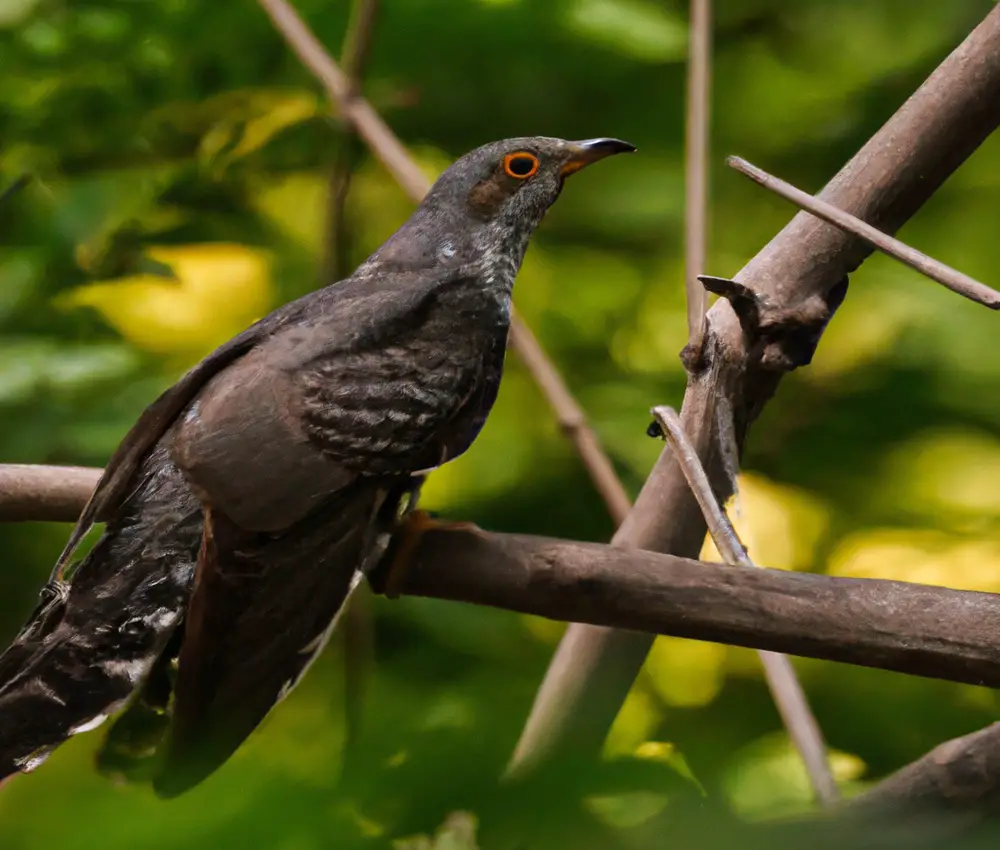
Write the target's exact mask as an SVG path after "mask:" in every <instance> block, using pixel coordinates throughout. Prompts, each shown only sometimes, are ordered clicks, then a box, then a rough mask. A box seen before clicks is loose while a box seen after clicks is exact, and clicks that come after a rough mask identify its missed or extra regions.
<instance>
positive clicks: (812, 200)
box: [726, 156, 1000, 310]
mask: <svg viewBox="0 0 1000 850" xmlns="http://www.w3.org/2000/svg"><path fill="white" fill-rule="evenodd" d="M726 163H727V164H728V165H729V166H730V168H734V169H735V170H736V171H738V172H740V174H744V175H746V176H747V177H749V178H750V179H751V180H753V181H754V182H755V183H759V184H760V185H761V186H763V187H764V188H765V189H768V190H770V191H772V192H774V193H775V194H776V195H780V196H781V197H782V198H784V199H785V200H786V201H791V202H792V203H793V204H795V205H796V206H797V207H800V208H802V209H804V210H806V212H809V213H812V214H813V215H814V216H816V218H820V219H822V220H823V221H825V222H827V223H828V224H832V225H834V226H835V227H839V228H840V229H841V230H845V231H847V232H848V233H851V234H853V235H854V236H857V237H859V238H860V239H864V240H865V242H867V243H868V244H870V245H871V246H872V247H874V248H878V250H879V251H881V252H882V253H884V254H888V255H889V256H890V257H894V258H895V259H897V260H899V261H900V262H901V263H903V264H905V265H907V266H909V267H910V268H911V269H914V270H915V271H918V272H920V273H921V274H922V275H925V276H926V277H929V278H930V279H931V280H934V281H937V282H938V283H940V284H941V285H942V286H944V287H946V288H948V289H950V290H951V291H952V292H957V293H958V294H959V295H964V296H965V297H966V298H968V299H970V300H972V301H975V302H977V303H979V304H984V305H985V306H987V307H989V308H990V309H991V310H1000V292H997V291H996V290H995V289H991V288H990V287H988V286H986V284H983V283H980V282H979V281H978V280H975V279H974V278H971V277H969V276H968V275H967V274H964V273H963V272H960V271H957V270H956V269H953V268H951V267H950V266H946V265H945V264H944V263H942V262H939V261H938V260H935V259H934V258H933V257H928V256H927V255H926V254H924V253H922V252H920V251H918V250H916V249H915V248H911V247H910V246H909V245H906V244H904V243H903V242H900V241H899V240H898V239H895V238H893V237H892V236H889V235H887V234H885V233H883V232H882V231H881V230H879V229H878V228H877V227H872V226H871V225H870V224H868V223H867V222H864V221H862V220H861V219H860V218H857V217H856V216H853V215H851V214H850V213H849V212H845V211H844V210H842V209H840V208H839V207H835V206H834V205H833V204H829V203H827V202H826V201H823V200H821V199H820V198H817V197H815V196H814V195H810V194H808V193H807V192H803V191H802V190H801V189H796V188H795V187H794V186H792V185H791V184H790V183H786V182H785V181H784V180H782V179H781V178H779V177H775V176H774V175H772V174H768V173H767V172H766V171H764V170H763V169H761V168H758V167H757V166H756V165H751V164H750V163H749V162H747V161H746V160H745V159H741V158H740V157H738V156H731V157H728V158H727V159H726Z"/></svg>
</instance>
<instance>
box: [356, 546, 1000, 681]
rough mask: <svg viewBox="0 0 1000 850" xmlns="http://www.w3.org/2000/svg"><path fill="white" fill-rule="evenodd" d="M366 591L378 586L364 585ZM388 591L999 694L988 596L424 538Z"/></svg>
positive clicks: (993, 613)
mask: <svg viewBox="0 0 1000 850" xmlns="http://www.w3.org/2000/svg"><path fill="white" fill-rule="evenodd" d="M373 584H374V585H375V586H376V590H378V589H379V587H378V585H379V582H378V577H377V576H375V577H373ZM400 589H401V592H402V593H403V594H407V595H410V596H429V597H434V598H437V599H450V600H453V601H456V602H471V603H474V604H477V605H490V606H492V607H496V608H504V609H507V610H510V611H518V612H521V613H523V614H534V615H536V616H540V617H547V618H549V619H552V620H568V621H572V622H577V623H590V624H591V625H595V626H610V627H613V628H619V629H628V630H632V631H641V632H647V633H652V634H663V635H673V636H676V637H685V638H693V639H695V640H705V641H713V642H716V643H725V644H731V645H734V646H745V647H750V648H752V649H766V650H772V651H774V652H784V653H788V654H790V655H800V656H805V657H809V658H821V659H826V660H828V661H842V662H846V663H849V664H857V665H860V666H863V667H877V668H881V669H884V670H895V671H898V672H901V673H911V674H914V675H918V676H928V677H932V678H938V679H948V680H950V681H954V682H964V683H968V684H975V685H989V686H992V687H1000V644H998V642H997V640H996V636H997V634H1000V596H998V595H994V594H990V593H978V592H973V591H963V590H949V589H947V588H940V587H930V586H927V585H919V584H909V583H907V582H897V581H888V580H882V579H852V578H841V577H832V576H825V575H816V574H812V573H798V572H789V571H785V570H771V569H753V570H748V569H746V568H744V567H730V566H727V565H722V564H712V563H705V562H702V561H692V560H688V559H686V558H677V557H674V556H672V555H660V554H654V553H652V552H643V551H637V550H627V549H622V548H619V547H612V546H607V545H604V544H598V543H576V542H570V541H565V540H553V539H548V538H542V537H530V536H520V535H511V534H491V533H487V532H482V531H453V530H450V531H444V532H428V533H427V534H425V535H424V536H423V537H422V538H421V542H420V545H419V546H418V548H417V550H416V554H415V557H414V562H413V564H412V565H411V567H410V569H409V570H408V572H407V575H406V579H405V581H404V583H403V584H402V586H401V588H400Z"/></svg>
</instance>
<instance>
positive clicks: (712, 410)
mask: <svg viewBox="0 0 1000 850" xmlns="http://www.w3.org/2000/svg"><path fill="white" fill-rule="evenodd" d="M998 124H1000V6H995V7H993V8H992V9H991V11H990V12H989V13H988V14H987V15H986V17H985V19H984V20H983V22H982V23H981V24H980V25H979V26H978V27H977V28H976V29H975V30H974V31H973V32H972V33H971V34H970V35H969V37H968V38H967V39H966V40H965V41H964V42H963V43H962V44H961V45H960V46H959V47H958V48H957V49H956V50H955V51H954V52H953V53H952V54H951V55H950V56H949V57H947V58H946V59H945V60H944V62H942V63H941V65H940V66H939V67H938V68H937V69H936V70H935V71H934V73H933V74H931V76H930V77H929V78H928V79H927V80H926V81H925V82H924V84H923V85H922V86H921V87H920V88H919V89H918V90H917V92H915V93H914V95H913V96H912V97H910V99H909V100H907V102H906V103H905V104H903V106H902V107H900V109H899V111H898V112H897V113H896V114H895V115H894V116H893V117H892V118H891V119H890V120H889V121H888V122H887V123H886V125H885V126H884V127H882V129H881V130H879V131H878V132H877V133H876V134H875V136H873V137H872V139H871V140H870V141H869V142H868V143H867V144H866V145H865V146H864V147H863V148H862V149H861V151H859V152H858V154H857V155H856V156H855V157H854V158H853V159H852V160H851V161H850V162H849V163H848V164H847V165H846V166H845V167H844V168H843V169H842V170H841V171H840V173H839V174H837V175H836V177H834V178H833V180H832V181H831V182H830V183H829V184H828V186H827V187H826V189H824V190H823V193H822V195H821V197H822V199H823V200H825V201H827V202H829V203H831V204H833V205H834V206H836V207H838V208H840V209H843V210H847V211H848V212H850V213H852V214H853V215H855V216H857V217H858V218H861V219H863V220H865V221H867V222H869V223H870V224H871V225H873V226H875V227H877V228H878V229H880V230H882V231H884V232H888V233H892V232H894V231H895V230H897V229H898V228H899V227H900V226H901V225H902V224H903V223H904V222H906V220H907V219H909V218H910V217H911V216H913V215H914V214H915V213H916V212H917V210H919V209H920V207H921V206H922V205H923V204H924V202H925V201H927V199H928V198H929V197H930V196H931V195H932V194H933V193H934V191H935V190H936V189H937V188H938V187H939V186H940V185H941V184H942V183H943V182H944V181H945V180H946V179H947V178H948V176H949V175H950V174H951V173H952V172H954V171H955V169H957V168H958V167H959V166H960V165H961V164H962V162H964V161H965V159H967V158H968V157H969V156H970V155H971V154H972V152H973V151H974V150H975V149H976V148H977V147H978V146H979V145H980V144H981V143H982V142H983V140H984V139H985V138H986V137H987V136H988V135H989V134H990V133H992V132H993V130H995V129H996V127H997V126H998ZM870 253H871V248H870V247H869V246H868V245H867V244H866V243H865V242H864V241H862V240H860V239H858V238H856V237H853V236H850V235H848V234H846V233H844V232H843V231H841V230H838V229H837V228H834V227H831V226H830V225H828V224H826V223H825V222H822V221H818V220H817V219H816V218H814V217H813V216H811V215H809V214H806V213H800V214H798V215H796V216H795V218H793V219H792V221H791V222H790V223H789V224H788V225H787V226H786V227H785V228H784V229H783V230H782V231H781V232H780V233H779V234H778V235H777V236H776V237H775V238H774V239H773V240H772V241H771V242H770V244H768V245H767V246H766V247H764V248H763V249H762V250H761V251H760V252H759V253H758V254H757V256H756V257H754V259H753V260H751V262H750V263H749V264H748V265H747V266H745V267H744V269H743V270H742V271H741V272H740V273H739V275H737V278H738V280H739V281H740V282H739V283H738V284H737V283H734V284H732V285H730V287H729V288H728V289H726V290H724V291H723V293H722V294H724V295H725V296H726V299H728V300H720V301H719V302H718V303H716V304H715V305H714V306H713V307H712V309H711V310H709V313H708V324H707V328H706V336H705V342H704V346H703V350H704V355H705V356H704V357H703V362H704V363H706V364H707V366H706V368H704V369H703V370H702V371H701V372H698V373H694V374H690V375H689V379H688V387H687V391H686V393H685V396H684V405H683V407H682V410H681V416H682V420H683V423H684V430H685V432H686V433H687V434H688V436H689V437H690V438H691V442H692V443H693V445H694V446H695V448H696V450H697V452H698V455H699V457H700V458H701V461H702V464H703V465H704V466H705V469H706V471H707V472H708V475H709V478H710V480H711V481H712V485H713V488H714V490H715V492H716V495H717V497H718V498H719V501H722V502H724V501H725V500H726V499H728V497H729V496H730V495H731V494H732V485H731V478H732V476H731V474H730V473H731V470H732V466H733V464H732V462H731V459H732V457H733V454H734V449H737V448H741V447H742V445H743V443H744V441H745V439H746V435H747V432H748V430H749V428H750V426H751V424H752V423H753V422H754V421H755V420H756V418H757V417H758V416H759V415H760V412H761V410H762V409H763V407H764V405H765V404H766V403H767V402H768V400H769V399H770V398H771V396H772V395H773V394H774V392H775V390H776V389H777V387H778V384H779V383H780V380H781V377H782V375H783V374H784V373H785V372H788V371H791V370H792V369H795V368H797V367H798V366H803V365H806V364H807V363H808V362H809V361H810V359H811V357H812V354H813V352H814V350H815V347H816V345H817V343H818V341H819V338H820V336H821V335H822V332H823V330H824V328H825V327H826V324H827V322H828V321H829V320H830V319H831V317H832V316H833V313H834V312H835V310H836V308H837V307H838V306H839V304H840V302H841V301H842V300H843V298H844V296H845V294H846V291H847V287H846V279H847V275H848V274H850V273H851V272H853V271H854V270H855V269H856V268H857V267H858V266H859V265H860V264H861V263H862V262H863V261H864V259H865V258H866V257H867V256H868V255H869V254H870ZM704 534H705V522H704V520H703V518H702V516H701V514H700V511H699V509H698V505H697V503H696V502H695V500H694V498H693V497H692V496H691V494H690V491H689V488H688V487H687V482H686V481H685V479H684V475H683V473H682V472H681V470H680V468H679V467H678V466H677V464H676V462H675V460H674V459H673V457H672V456H671V454H670V453H669V452H664V453H663V454H661V456H660V458H659V460H658V461H657V463H656V465H655V466H654V468H653V471H652V473H651V474H650V476H649V478H648V479H647V481H646V484H645V486H644V487H643V489H642V492H641V493H640V494H639V497H638V499H637V500H636V503H635V506H634V508H633V509H632V512H631V513H630V514H629V516H628V519H627V520H626V521H625V523H624V524H623V525H622V526H621V528H620V529H619V532H618V534H616V535H615V538H614V541H613V542H614V543H616V544H617V545H621V546H628V547H633V548H640V549H648V550H654V551H658V552H672V553H675V554H679V555H688V556H694V555H697V553H698V551H699V549H700V547H701V544H702V540H703V539H704ZM748 572H749V571H748ZM651 643H652V641H651V639H650V638H649V637H648V636H645V635H638V634H634V633H629V632H625V631H614V630H611V629H607V628H593V627H588V626H584V625H572V626H570V628H569V629H568V630H567V632H566V634H565V636H564V637H563V640H562V642H561V643H560V645H559V647H558V649H557V650H556V654H555V656H554V657H553V659H552V662H551V664H550V666H549V670H548V672H547V674H546V677H545V680H544V681H543V682H542V685H541V687H540V689H539V692H538V695H537V697H536V699H535V705H534V707H533V709H532V713H531V716H530V717H529V718H528V722H527V724H526V726H525V729H524V732H523V733H522V737H521V740H520V741H519V743H518V747H517V750H516V752H515V758H519V759H522V760H525V761H527V762H533V763H538V762H541V761H543V760H545V759H547V758H551V757H552V756H554V755H556V754H559V753H568V752H575V753H576V754H577V755H578V754H579V752H580V751H585V752H590V753H593V754H595V755H596V754H597V753H598V752H599V751H600V746H601V743H602V742H603V740H604V738H605V735H606V734H607V730H608V728H609V727H610V726H611V722H612V721H613V720H614V718H615V715H616V714H617V713H618V710H619V708H620V706H621V704H622V702H623V700H624V698H625V695H626V694H627V692H628V690H629V688H630V687H631V686H632V683H633V681H634V680H635V677H636V675H637V674H638V672H639V670H640V668H641V667H642V664H643V662H644V661H645V658H646V655H647V653H648V652H649V648H650V646H651Z"/></svg>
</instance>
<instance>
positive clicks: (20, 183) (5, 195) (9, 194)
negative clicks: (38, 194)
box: [0, 174, 31, 205]
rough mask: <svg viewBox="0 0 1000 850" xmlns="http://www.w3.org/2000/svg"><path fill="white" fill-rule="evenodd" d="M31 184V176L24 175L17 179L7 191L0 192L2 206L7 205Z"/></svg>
mask: <svg viewBox="0 0 1000 850" xmlns="http://www.w3.org/2000/svg"><path fill="white" fill-rule="evenodd" d="M30 182H31V175H30V174H22V175H21V176H20V177H17V178H16V179H15V180H14V182H13V183H11V184H10V185H9V186H8V187H7V188H6V189H4V190H3V191H2V192H0V205H2V204H5V203H6V202H7V201H9V200H10V199H11V198H13V197H14V195H16V194H17V193H18V192H20V191H21V190H22V189H23V188H24V187H25V186H27V185H28V183H30Z"/></svg>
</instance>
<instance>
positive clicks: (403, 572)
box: [382, 510, 479, 599]
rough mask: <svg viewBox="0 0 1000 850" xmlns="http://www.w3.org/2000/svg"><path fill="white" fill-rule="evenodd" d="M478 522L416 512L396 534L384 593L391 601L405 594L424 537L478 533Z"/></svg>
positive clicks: (384, 584) (409, 516) (400, 526)
mask: <svg viewBox="0 0 1000 850" xmlns="http://www.w3.org/2000/svg"><path fill="white" fill-rule="evenodd" d="M478 529H479V526H477V525H476V524H475V523H474V522H453V521H450V520H442V519H437V518H436V517H434V516H432V515H431V514H429V513H428V512H427V511H419V510H418V511H412V512H411V513H409V514H407V516H406V519H404V520H403V521H402V523H400V525H399V528H398V529H397V531H396V540H395V545H394V546H393V547H392V550H391V551H390V553H389V561H388V566H387V567H386V568H385V572H384V575H385V581H384V583H383V590H382V592H383V593H384V594H385V595H386V596H387V597H389V598H390V599H395V598H396V597H397V596H399V595H400V593H402V590H403V587H404V585H405V583H406V576H407V573H408V572H409V570H410V565H411V564H412V562H413V556H414V554H416V551H417V545H418V544H419V543H420V538H421V537H423V536H424V535H425V534H426V533H427V532H428V531H478Z"/></svg>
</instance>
